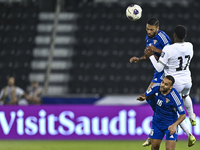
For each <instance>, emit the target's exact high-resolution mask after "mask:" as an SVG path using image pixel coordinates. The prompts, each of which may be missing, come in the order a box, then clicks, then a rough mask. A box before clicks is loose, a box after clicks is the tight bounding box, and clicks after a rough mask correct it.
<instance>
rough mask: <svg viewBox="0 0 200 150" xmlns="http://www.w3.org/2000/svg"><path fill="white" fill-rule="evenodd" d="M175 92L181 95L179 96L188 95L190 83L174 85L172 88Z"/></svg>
mask: <svg viewBox="0 0 200 150" xmlns="http://www.w3.org/2000/svg"><path fill="white" fill-rule="evenodd" d="M173 87H174V88H175V89H176V90H177V92H178V93H179V94H180V95H181V96H186V95H189V94H190V89H191V88H192V83H191V82H189V83H185V84H181V85H174V86H173Z"/></svg>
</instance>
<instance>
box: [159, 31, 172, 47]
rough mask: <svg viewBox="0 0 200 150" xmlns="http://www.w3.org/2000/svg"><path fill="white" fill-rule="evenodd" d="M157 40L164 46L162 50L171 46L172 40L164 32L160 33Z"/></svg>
mask: <svg viewBox="0 0 200 150" xmlns="http://www.w3.org/2000/svg"><path fill="white" fill-rule="evenodd" d="M157 39H158V42H159V44H160V45H161V46H162V49H163V48H164V47H165V46H166V45H171V39H170V38H169V37H168V35H166V34H165V33H164V32H159V33H158V37H157Z"/></svg>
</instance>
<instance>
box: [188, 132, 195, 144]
mask: <svg viewBox="0 0 200 150" xmlns="http://www.w3.org/2000/svg"><path fill="white" fill-rule="evenodd" d="M195 142H196V138H195V137H194V136H193V135H192V134H190V136H189V137H188V147H191V146H193V145H194V143H195Z"/></svg>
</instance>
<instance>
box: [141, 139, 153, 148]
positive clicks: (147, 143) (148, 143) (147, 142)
mask: <svg viewBox="0 0 200 150" xmlns="http://www.w3.org/2000/svg"><path fill="white" fill-rule="evenodd" d="M149 145H151V140H150V138H148V139H147V140H146V141H145V142H144V143H143V144H142V146H143V147H146V146H149Z"/></svg>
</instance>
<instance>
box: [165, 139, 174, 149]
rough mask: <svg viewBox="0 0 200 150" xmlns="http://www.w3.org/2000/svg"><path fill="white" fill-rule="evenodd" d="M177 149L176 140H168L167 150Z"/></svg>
mask: <svg viewBox="0 0 200 150" xmlns="http://www.w3.org/2000/svg"><path fill="white" fill-rule="evenodd" d="M175 147H176V140H174V141H171V140H166V150H175Z"/></svg>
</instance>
